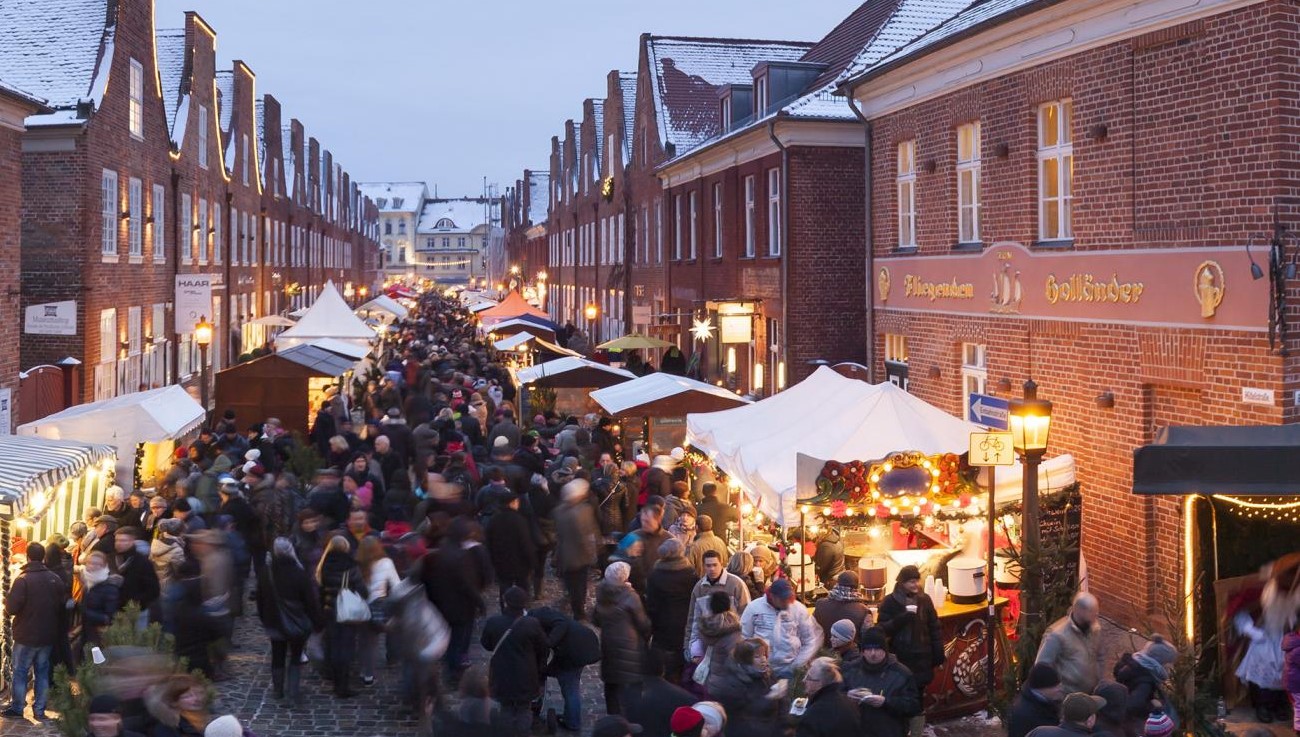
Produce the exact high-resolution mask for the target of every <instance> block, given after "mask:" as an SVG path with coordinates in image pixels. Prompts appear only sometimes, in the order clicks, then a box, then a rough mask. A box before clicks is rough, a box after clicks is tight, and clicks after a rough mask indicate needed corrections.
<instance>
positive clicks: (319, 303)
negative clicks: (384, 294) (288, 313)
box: [275, 281, 375, 349]
mask: <svg viewBox="0 0 1300 737" xmlns="http://www.w3.org/2000/svg"><path fill="white" fill-rule="evenodd" d="M320 338H334V339H335V340H341V341H344V342H346V343H352V344H354V345H356V346H358V347H361V348H366V349H369V348H370V344H371V343H372V342H373V341H374V340H375V331H374V330H373V329H372V328H370V327H368V326H367V325H366V324H365V323H364V322H362V321H361V318H359V317H357V316H356V315H354V314H352V308H351V307H348V303H347V302H345V301H344V300H343V295H341V294H339V290H338V288H336V287H335V286H334V282H332V281H327V282H325V286H324V287H323V288H322V289H321V292H320V296H319V297H317V298H316V301H315V302H314V303H313V304H312V306H311V307H310V308H308V309H307V312H305V313H304V314H303V316H302V318H301V319H300V320H298V324H297V325H294V326H293V327H291V328H289V329H288V330H285V331H284V332H283V333H280V334H279V335H278V336H276V339H275V345H276V348H277V349H284V348H290V347H293V346H296V345H302V344H304V343H314V342H316V341H317V340H319V339H320Z"/></svg>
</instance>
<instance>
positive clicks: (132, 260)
mask: <svg viewBox="0 0 1300 737" xmlns="http://www.w3.org/2000/svg"><path fill="white" fill-rule="evenodd" d="M126 262H127V263H128V264H142V263H144V256H128V257H127V259H126Z"/></svg>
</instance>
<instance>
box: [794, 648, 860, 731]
mask: <svg viewBox="0 0 1300 737" xmlns="http://www.w3.org/2000/svg"><path fill="white" fill-rule="evenodd" d="M843 682H844V677H843V676H842V675H841V674H840V668H839V666H838V665H836V664H835V659H834V658H817V659H816V660H814V661H813V662H812V664H811V665H809V666H808V672H807V673H805V674H804V677H803V685H804V693H806V694H808V703H807V705H806V706H805V708H804V712H803V715H802V716H801V717H800V718H799V726H798V728H796V729H795V737H839V736H840V735H858V734H862V732H861V726H860V720H859V719H858V706H857V705H856V704H854V703H853V701H851V700H850V699H849V697H847V696H845V695H844V692H843V691H842V690H841V689H840V684H842V683H843Z"/></svg>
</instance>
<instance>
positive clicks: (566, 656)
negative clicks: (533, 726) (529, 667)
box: [528, 607, 600, 732]
mask: <svg viewBox="0 0 1300 737" xmlns="http://www.w3.org/2000/svg"><path fill="white" fill-rule="evenodd" d="M528 616H529V617H532V618H534V619H536V620H537V621H539V622H541V623H542V627H543V628H544V629H545V630H546V639H547V641H548V642H549V643H550V645H551V662H550V663H549V664H548V665H547V666H546V675H547V676H550V677H552V678H554V679H555V680H556V682H557V683H559V684H560V695H561V697H562V698H563V699H564V714H563V715H562V716H561V717H560V726H562V727H564V728H565V729H568V730H571V731H573V732H580V731H582V693H581V689H582V669H583V668H585V667H587V666H589V665H591V664H592V663H598V662H600V638H599V637H597V636H596V633H595V631H593V630H592V629H590V628H589V627H587V626H586V625H585V624H582V623H581V622H579V621H577V620H576V619H573V618H572V617H569V616H566V615H565V614H564V613H563V612H561V611H559V610H557V609H552V608H550V607H542V608H540V609H533V610H530V611H529V612H528Z"/></svg>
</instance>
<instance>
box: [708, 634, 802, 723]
mask: <svg viewBox="0 0 1300 737" xmlns="http://www.w3.org/2000/svg"><path fill="white" fill-rule="evenodd" d="M769 652H770V649H769V648H768V646H767V643H766V642H765V641H764V640H763V639H762V638H759V637H755V638H751V639H748V640H741V641H740V642H738V643H736V647H735V649H733V650H732V653H731V654H732V659H731V662H730V663H728V664H727V665H726V666H725V667H724V668H723V669H722V673H721V674H719V677H718V678H717V679H716V681H715V680H714V679H713V673H712V672H710V674H709V676H710V678H709V684H710V685H709V689H710V690H709V696H711V697H713V698H714V699H716V700H717V701H718V703H720V704H722V707H723V708H724V709H726V712H727V737H773V736H774V735H777V734H780V728H781V725H780V720H779V718H778V714H779V712H780V708H781V699H782V698H783V697H784V696H785V694H784V692H783V691H779V690H778V691H775V692H774V691H773V681H772V669H771V668H770V667H769V666H768V662H767V657H768V653H769Z"/></svg>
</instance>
